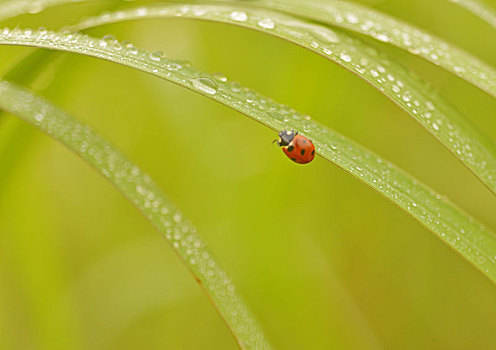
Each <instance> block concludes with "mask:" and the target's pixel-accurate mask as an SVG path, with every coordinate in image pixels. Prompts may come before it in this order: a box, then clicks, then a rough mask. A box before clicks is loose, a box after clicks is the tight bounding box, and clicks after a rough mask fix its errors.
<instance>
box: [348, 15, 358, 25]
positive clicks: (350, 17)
mask: <svg viewBox="0 0 496 350" xmlns="http://www.w3.org/2000/svg"><path fill="white" fill-rule="evenodd" d="M346 20H347V21H348V22H349V23H351V24H355V23H358V17H357V16H355V14H353V13H348V14H346Z"/></svg>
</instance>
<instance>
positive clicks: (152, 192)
mask: <svg viewBox="0 0 496 350" xmlns="http://www.w3.org/2000/svg"><path fill="white" fill-rule="evenodd" d="M0 108H1V109H3V110H5V111H7V112H9V113H11V114H14V115H16V116H18V117H20V118H21V119H23V120H25V121H26V122H28V123H30V124H33V125H35V126H36V127H38V128H39V129H41V130H42V131H44V132H45V133H47V134H48V135H50V136H51V137H53V138H54V139H56V140H58V141H60V142H62V143H63V144H64V145H66V146H67V147H68V148H70V149H71V150H72V151H74V152H75V153H77V154H78V155H79V156H81V157H82V158H83V159H84V160H85V161H87V162H88V163H89V164H90V165H91V166H93V167H94V168H95V169H96V170H98V171H99V172H100V173H102V174H103V175H104V176H105V177H106V178H107V179H108V180H109V181H110V182H111V183H112V184H113V185H114V186H115V187H116V188H117V189H118V190H119V191H121V192H122V194H124V195H125V196H126V197H127V198H128V199H129V200H130V201H131V202H132V203H133V204H134V205H135V206H136V207H137V208H138V209H139V210H140V211H141V212H142V213H143V215H145V217H146V218H147V219H148V220H150V222H151V223H152V224H153V225H154V226H155V227H156V228H157V230H158V231H160V232H161V233H162V234H163V235H164V236H165V238H166V239H167V241H168V242H169V243H170V244H171V245H172V247H173V248H174V250H175V252H176V253H177V254H178V255H179V256H180V257H181V258H182V260H183V261H184V262H185V264H186V265H187V266H188V267H189V268H190V270H191V271H192V272H193V274H194V275H195V276H196V278H197V279H198V280H199V282H200V283H201V285H202V286H203V287H204V289H205V291H206V292H207V293H208V295H209V296H210V297H211V300H212V301H213V303H214V305H215V306H216V308H217V310H218V311H219V313H220V314H221V316H222V318H223V319H224V320H225V322H226V324H227V325H228V326H229V328H230V329H231V331H232V333H233V334H234V336H235V337H236V339H237V341H238V343H239V345H240V346H241V348H243V349H269V345H268V344H267V343H266V341H265V340H264V337H263V334H262V332H261V331H260V329H259V328H258V325H257V324H256V321H255V319H254V318H253V316H252V315H251V313H250V312H249V310H248V308H247V307H246V306H245V304H244V302H243V300H242V299H241V297H240V296H239V295H238V293H237V292H236V289H235V287H234V285H233V283H232V282H231V279H230V278H229V277H228V276H227V274H226V273H225V271H224V270H223V269H222V268H221V267H220V266H219V265H218V264H217V262H216V261H215V260H214V259H213V257H212V255H211V254H210V252H209V251H208V249H207V248H206V246H205V244H204V243H203V242H202V240H201V238H200V236H199V235H198V234H197V233H196V229H195V227H194V226H193V225H192V224H191V223H189V222H188V221H187V220H186V219H184V218H183V216H182V214H181V212H180V211H179V210H178V209H177V208H175V206H174V205H173V204H172V203H171V202H170V200H169V199H168V198H167V197H166V196H165V195H164V194H163V193H162V192H161V191H160V189H159V188H158V186H157V185H156V184H155V183H154V182H153V181H152V180H151V179H150V177H149V176H148V175H146V174H145V173H143V172H142V171H141V170H140V169H139V168H138V167H137V166H136V165H134V164H133V163H131V162H130V161H129V160H128V159H127V158H126V157H125V156H124V155H122V154H121V153H120V152H118V151H117V150H116V149H115V148H114V147H113V146H112V145H110V144H109V143H108V142H107V141H105V139H103V138H102V137H101V136H99V135H97V134H96V133H95V132H94V131H93V130H92V129H91V128H90V127H89V126H88V125H84V124H82V123H80V122H78V121H77V120H75V119H74V118H72V117H71V116H70V115H68V114H67V113H65V112H64V111H63V110H61V109H59V108H57V107H55V106H53V105H52V104H51V103H49V102H48V101H46V100H45V99H43V98H41V97H38V96H35V95H34V94H33V93H31V92H29V91H28V90H25V89H23V88H20V87H19V86H17V85H15V84H13V83H9V82H7V81H0Z"/></svg>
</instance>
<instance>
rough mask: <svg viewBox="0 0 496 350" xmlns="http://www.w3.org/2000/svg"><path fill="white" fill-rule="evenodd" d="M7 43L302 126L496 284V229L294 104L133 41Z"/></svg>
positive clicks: (8, 35) (9, 38) (26, 37)
mask: <svg viewBox="0 0 496 350" xmlns="http://www.w3.org/2000/svg"><path fill="white" fill-rule="evenodd" d="M0 42H1V43H3V44H11V45H26V46H36V47H44V48H49V49H54V50H61V51H67V52H75V53H80V54H84V55H88V56H93V57H98V58H101V59H105V60H108V61H111V62H115V63H120V64H123V65H126V66H129V67H133V68H136V69H139V70H141V71H143V72H147V73H150V74H152V75H155V76H158V77H161V78H163V79H166V80H169V81H171V82H173V83H176V84H178V85H180V86H183V87H186V88H188V89H191V90H193V91H196V92H197V93H200V94H202V95H204V96H206V97H209V98H211V99H212V100H215V101H217V102H220V103H222V104H224V105H227V106H229V107H231V108H233V109H235V110H237V111H239V112H241V113H243V114H245V115H247V116H249V117H251V118H253V119H254V120H256V121H258V122H260V123H262V124H264V125H266V126H268V127H270V128H272V129H274V130H280V129H282V128H294V129H297V130H301V132H302V133H303V134H305V135H306V136H308V137H310V138H311V139H312V140H313V141H314V143H315V145H316V149H317V152H318V153H319V154H320V155H321V156H322V157H324V158H325V159H327V160H329V161H330V162H332V163H334V164H336V165H337V166H339V167H340V168H342V169H344V170H345V171H347V172H348V173H350V174H351V175H353V176H354V177H356V178H358V179H360V180H361V181H363V182H364V183H366V184H367V185H369V186H370V187H372V188H373V189H375V190H376V191H378V192H379V193H381V194H382V195H383V196H385V197H386V198H388V199H389V200H391V201H392V202H393V203H395V204H396V205H397V206H398V207H400V208H402V209H403V210H404V211H405V212H407V213H408V214H410V215H411V216H413V217H414V218H415V219H417V220H418V221H419V222H420V223H421V224H422V225H424V226H425V227H426V228H428V229H429V230H431V231H432V232H433V233H435V234H436V236H438V237H439V238H440V239H441V240H442V241H444V242H445V243H446V244H447V245H449V246H450V247H452V248H453V249H455V250H456V251H457V252H458V253H460V254H461V255H462V256H464V257H465V258H466V259H467V260H468V261H470V262H471V263H472V264H474V266H476V267H477V268H478V269H479V270H480V271H482V272H483V273H484V274H485V275H486V276H488V277H489V278H490V279H491V280H492V281H493V282H496V235H495V234H494V233H493V232H492V231H491V230H489V229H487V228H486V227H484V226H483V225H481V224H480V223H478V222H477V221H476V220H474V219H473V218H472V217H470V216H469V215H468V214H466V213H464V212H463V211H462V210H460V209H459V208H457V207H456V206H455V205H453V204H452V203H450V202H449V201H448V200H447V199H446V198H443V197H442V196H440V195H438V194H437V193H435V192H434V191H432V190H431V189H429V188H428V187H427V186H425V185H423V184H421V183H419V182H418V181H417V180H415V179H414V178H412V177H411V176H409V175H408V174H405V173H404V172H403V171H401V170H400V169H398V168H397V167H396V166H394V165H392V164H391V163H389V162H388V161H386V160H384V159H382V158H381V157H379V156H377V155H375V154H374V153H372V152H370V151H368V150H367V149H365V148H364V147H362V146H360V145H358V144H356V143H355V142H353V141H351V140H349V139H347V138H346V137H344V136H342V135H340V134H338V133H336V132H334V131H332V130H330V129H328V128H326V127H325V126H323V125H321V124H319V123H317V122H315V121H313V120H311V119H309V118H308V117H306V116H304V115H302V114H300V113H298V112H296V111H294V110H293V109H291V108H289V107H287V106H284V105H280V104H278V103H276V102H274V101H272V100H271V99H269V98H266V97H263V96H261V95H259V94H258V93H256V92H255V91H253V90H250V89H248V88H244V87H242V86H241V85H240V84H239V83H236V82H229V81H227V79H226V78H224V77H219V76H213V75H209V74H207V73H204V72H201V71H199V70H197V69H195V68H193V67H191V66H190V65H189V64H184V62H181V61H177V60H172V59H169V58H165V57H161V58H158V57H156V56H154V55H153V54H152V53H149V52H147V51H144V50H138V49H137V48H136V47H134V46H132V45H131V44H127V45H125V46H124V47H123V45H122V44H121V43H119V42H117V41H113V40H103V39H102V40H100V39H95V38H91V37H89V36H86V35H82V34H78V33H71V34H69V33H67V34H61V33H56V32H50V31H41V32H40V31H32V30H22V31H21V30H18V29H15V30H11V31H8V32H5V31H3V33H2V34H1V35H0ZM4 95H5V94H4ZM9 101H10V99H9V98H4V97H3V98H2V101H1V102H2V103H6V104H8V103H10V104H9V106H10V105H11V102H9ZM17 107H18V108H22V106H21V105H18V106H17ZM35 120H36V118H35Z"/></svg>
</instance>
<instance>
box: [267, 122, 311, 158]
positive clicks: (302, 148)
mask: <svg viewBox="0 0 496 350" xmlns="http://www.w3.org/2000/svg"><path fill="white" fill-rule="evenodd" d="M276 141H277V145H278V146H279V147H281V148H282V151H283V152H284V153H285V154H286V155H287V156H288V158H289V159H291V160H292V161H293V162H295V163H298V164H307V163H310V162H311V161H312V160H313V159H314V158H315V146H314V145H313V142H312V141H310V140H309V139H308V138H306V137H305V136H303V135H298V131H294V130H291V131H290V130H282V131H280V132H279V139H278V140H274V141H273V142H272V143H274V142H276Z"/></svg>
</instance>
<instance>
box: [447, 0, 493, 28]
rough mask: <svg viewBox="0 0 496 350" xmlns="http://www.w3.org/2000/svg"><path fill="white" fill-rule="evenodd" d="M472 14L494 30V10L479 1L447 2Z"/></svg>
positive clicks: (460, 0) (456, 0)
mask: <svg viewBox="0 0 496 350" xmlns="http://www.w3.org/2000/svg"><path fill="white" fill-rule="evenodd" d="M447 1H449V2H452V3H454V4H457V5H458V6H461V7H463V8H465V9H466V10H468V11H470V12H472V13H473V14H474V15H475V16H477V17H479V18H480V19H482V20H484V21H486V22H487V23H489V25H490V26H492V27H494V28H496V10H494V9H493V8H491V7H489V6H488V5H486V4H485V3H483V2H482V1H479V0H447Z"/></svg>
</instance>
